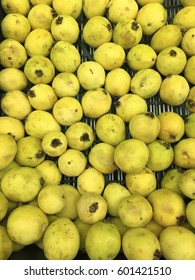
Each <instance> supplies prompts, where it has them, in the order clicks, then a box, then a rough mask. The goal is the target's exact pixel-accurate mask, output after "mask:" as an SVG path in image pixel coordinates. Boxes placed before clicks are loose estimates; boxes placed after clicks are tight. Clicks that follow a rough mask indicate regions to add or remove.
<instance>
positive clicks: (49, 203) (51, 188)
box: [37, 185, 66, 214]
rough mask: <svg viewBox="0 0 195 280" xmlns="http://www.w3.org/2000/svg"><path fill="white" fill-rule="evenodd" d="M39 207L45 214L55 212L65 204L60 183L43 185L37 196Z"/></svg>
mask: <svg viewBox="0 0 195 280" xmlns="http://www.w3.org/2000/svg"><path fill="white" fill-rule="evenodd" d="M37 203H38V206H39V208H40V209H41V210H42V211H43V212H44V213H45V214H57V213H58V212H60V211H61V210H62V209H63V208H64V206H65V205H66V197H65V194H64V190H63V188H62V187H61V185H45V186H44V187H43V188H42V189H41V190H40V192H39V194H38V196H37Z"/></svg>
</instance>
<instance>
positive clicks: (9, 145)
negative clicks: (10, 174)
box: [0, 133, 17, 170]
mask: <svg viewBox="0 0 195 280" xmlns="http://www.w3.org/2000/svg"><path fill="white" fill-rule="evenodd" d="M16 153H17V143H16V141H15V140H14V138H13V137H12V136H10V135H8V134H3V133H0V170H1V169H4V168H5V167H6V166H8V165H9V164H10V163H11V162H12V160H14V158H15V156H16Z"/></svg>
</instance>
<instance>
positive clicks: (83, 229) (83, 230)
mask: <svg viewBox="0 0 195 280" xmlns="http://www.w3.org/2000/svg"><path fill="white" fill-rule="evenodd" d="M73 223H74V224H75V225H76V227H77V229H78V231H79V235H80V248H79V250H80V251H81V252H84V253H86V249H85V239H86V234H87V232H88V230H89V228H90V227H91V225H90V224H87V223H85V222H83V221H81V219H79V218H76V219H75V220H74V221H73Z"/></svg>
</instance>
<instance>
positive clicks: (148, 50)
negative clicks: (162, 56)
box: [127, 43, 157, 73]
mask: <svg viewBox="0 0 195 280" xmlns="http://www.w3.org/2000/svg"><path fill="white" fill-rule="evenodd" d="M156 59H157V54H156V52H155V51H154V50H153V49H152V47H151V46H149V45H147V44H143V43H140V44H137V45H135V46H133V47H132V48H130V50H129V51H128V52H127V64H128V66H129V67H130V68H131V69H132V70H134V71H139V70H142V69H148V68H149V69H150V68H152V67H153V66H154V65H155V62H156ZM150 72H151V73H152V71H150Z"/></svg>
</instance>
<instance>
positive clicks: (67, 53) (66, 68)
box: [50, 41, 81, 73]
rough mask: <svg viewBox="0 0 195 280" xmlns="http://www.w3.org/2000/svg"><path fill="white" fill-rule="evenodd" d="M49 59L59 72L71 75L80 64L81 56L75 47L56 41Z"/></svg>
mask: <svg viewBox="0 0 195 280" xmlns="http://www.w3.org/2000/svg"><path fill="white" fill-rule="evenodd" d="M50 59H51V61H52V63H53V64H54V66H55V68H56V69H57V70H58V71H59V72H71V73H73V72H75V71H76V70H77V68H78V67H79V65H80V63H81V55H80V53H79V51H78V49H77V48H76V46H75V45H73V44H71V43H69V42H66V41H58V42H57V43H56V44H55V45H54V46H53V47H52V49H51V52H50ZM62 61H63V63H62Z"/></svg>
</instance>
